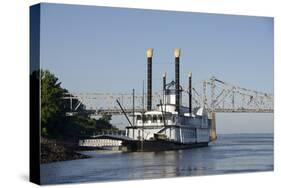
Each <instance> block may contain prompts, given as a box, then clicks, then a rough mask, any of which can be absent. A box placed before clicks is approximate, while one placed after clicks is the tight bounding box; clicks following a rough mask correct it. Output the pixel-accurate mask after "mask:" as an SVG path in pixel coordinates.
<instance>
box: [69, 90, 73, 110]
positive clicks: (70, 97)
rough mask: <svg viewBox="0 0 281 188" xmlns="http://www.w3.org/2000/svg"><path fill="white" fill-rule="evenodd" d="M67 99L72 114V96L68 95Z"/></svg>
mask: <svg viewBox="0 0 281 188" xmlns="http://www.w3.org/2000/svg"><path fill="white" fill-rule="evenodd" d="M69 99H70V103H69V104H70V111H71V112H72V95H71V94H69Z"/></svg>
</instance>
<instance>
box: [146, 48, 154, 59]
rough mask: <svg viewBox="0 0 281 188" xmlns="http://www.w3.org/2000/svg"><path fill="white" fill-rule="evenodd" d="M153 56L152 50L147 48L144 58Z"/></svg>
mask: <svg viewBox="0 0 281 188" xmlns="http://www.w3.org/2000/svg"><path fill="white" fill-rule="evenodd" d="M152 56H153V48H147V50H146V57H147V58H151V57H152Z"/></svg>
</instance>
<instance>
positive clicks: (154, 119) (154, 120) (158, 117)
mask: <svg viewBox="0 0 281 188" xmlns="http://www.w3.org/2000/svg"><path fill="white" fill-rule="evenodd" d="M165 119H166V120H171V117H169V116H167V117H165ZM136 120H137V121H141V120H142V116H141V115H137V117H136ZM143 120H144V122H148V121H151V122H152V123H157V120H158V121H160V122H162V121H163V116H162V115H145V116H143ZM172 121H173V122H175V117H174V116H173V117H172Z"/></svg>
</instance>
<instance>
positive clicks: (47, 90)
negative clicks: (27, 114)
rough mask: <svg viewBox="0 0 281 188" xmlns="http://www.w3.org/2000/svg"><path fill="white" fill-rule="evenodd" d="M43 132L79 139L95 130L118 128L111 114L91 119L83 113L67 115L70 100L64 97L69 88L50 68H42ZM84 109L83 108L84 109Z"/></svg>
mask: <svg viewBox="0 0 281 188" xmlns="http://www.w3.org/2000/svg"><path fill="white" fill-rule="evenodd" d="M40 77H41V134H42V136H44V137H47V138H55V139H70V138H71V139H79V137H84V136H88V135H93V133H94V132H102V131H108V130H117V128H116V127H114V126H112V124H110V120H111V116H102V117H101V118H99V119H90V118H89V117H86V116H82V115H75V116H66V115H65V114H66V112H67V111H68V110H70V109H69V104H68V101H67V100H65V99H63V97H64V96H65V94H66V93H69V92H68V90H67V89H65V88H62V87H61V82H59V79H58V78H57V77H56V76H55V75H54V74H52V73H51V72H50V71H48V70H41V76H40ZM82 110H83V109H82Z"/></svg>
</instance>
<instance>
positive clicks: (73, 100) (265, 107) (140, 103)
mask: <svg viewBox="0 0 281 188" xmlns="http://www.w3.org/2000/svg"><path fill="white" fill-rule="evenodd" d="M188 94H189V91H188V89H185V88H183V92H182V105H184V106H189V104H188ZM64 99H65V100H68V101H69V103H68V104H69V112H67V115H70V116H71V115H75V114H79V113H84V114H88V115H104V114H109V115H119V114H122V111H121V109H120V108H119V106H118V104H117V102H116V99H118V100H119V101H120V103H121V105H122V106H123V108H124V109H125V111H126V112H127V113H132V112H133V110H134V111H135V112H142V111H143V110H144V108H143V107H145V106H146V105H145V99H146V96H145V95H143V94H139V93H138V94H135V95H134V104H135V105H134V109H133V105H132V104H133V94H132V93H67V94H66V95H65V97H64ZM160 99H162V101H163V91H158V92H155V93H153V97H152V106H153V107H155V106H156V104H159V101H160ZM192 106H193V107H203V106H204V107H205V108H206V109H207V110H208V111H213V112H238V113H243V112H246V113H256V112H260V113H273V111H274V96H273V95H272V94H269V93H264V92H258V91H254V90H250V89H246V88H242V87H240V86H237V85H233V84H229V83H226V82H224V81H221V80H219V79H217V78H215V77H212V78H211V79H209V80H205V81H202V82H200V83H197V84H195V85H194V86H193V87H192Z"/></svg>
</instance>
